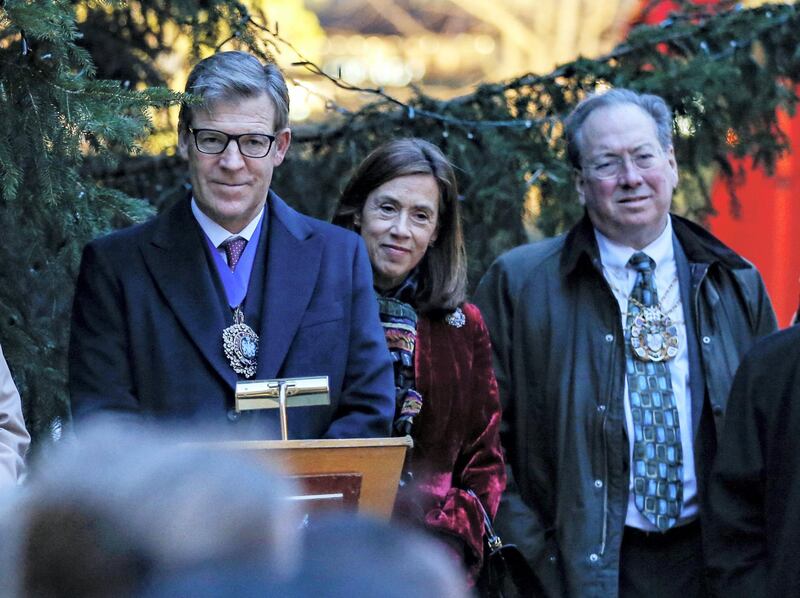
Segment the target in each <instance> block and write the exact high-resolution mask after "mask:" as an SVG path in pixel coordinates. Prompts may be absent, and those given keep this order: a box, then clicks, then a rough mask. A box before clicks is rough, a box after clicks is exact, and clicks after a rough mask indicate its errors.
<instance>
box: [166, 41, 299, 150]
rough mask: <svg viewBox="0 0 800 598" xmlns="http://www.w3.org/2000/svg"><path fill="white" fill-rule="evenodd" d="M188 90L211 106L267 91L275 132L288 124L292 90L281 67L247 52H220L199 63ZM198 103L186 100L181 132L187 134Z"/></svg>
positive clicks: (204, 105)
mask: <svg viewBox="0 0 800 598" xmlns="http://www.w3.org/2000/svg"><path fill="white" fill-rule="evenodd" d="M186 92H187V93H191V94H193V95H196V96H199V97H201V98H202V99H203V103H202V105H201V107H203V108H209V107H211V106H213V105H214V103H216V102H219V101H225V100H238V99H244V98H252V97H256V96H259V95H261V94H262V93H263V94H266V95H267V97H269V98H270V99H271V100H272V103H273V105H274V106H275V123H274V124H275V131H276V132H277V131H281V130H282V129H285V128H286V127H287V126H288V124H289V89H288V88H287V87H286V80H285V79H284V78H283V73H281V70H280V69H279V68H278V66H277V65H276V64H275V63H273V62H268V63H267V64H261V62H259V60H258V59H257V58H256V57H255V56H253V55H252V54H248V53H247V52H238V51H235V52H218V53H217V54H214V55H212V56H209V57H208V58H205V59H203V60H201V61H200V62H198V63H197V64H196V65H195V67H194V68H193V69H192V72H191V73H189V79H188V80H187V81H186ZM196 108H197V106H196V105H195V106H192V105H189V104H188V103H186V102H184V103H183V104H181V111H180V115H179V116H178V132H179V133H182V134H183V133H186V132H188V130H189V127H190V126H191V121H192V116H193V115H194V110H195V109H196Z"/></svg>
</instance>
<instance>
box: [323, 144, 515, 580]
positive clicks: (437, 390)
mask: <svg viewBox="0 0 800 598" xmlns="http://www.w3.org/2000/svg"><path fill="white" fill-rule="evenodd" d="M333 222H334V224H339V225H341V226H344V227H346V228H349V229H351V230H355V231H356V232H358V233H360V235H361V237H362V238H363V239H364V242H365V244H366V246H367V251H368V253H369V257H370V261H371V263H372V269H373V279H374V285H375V291H376V293H377V296H378V303H379V306H380V312H381V320H382V323H383V326H384V332H385V334H386V340H387V344H388V346H389V350H390V352H391V353H392V358H393V360H394V367H395V386H396V389H397V406H396V412H395V413H396V415H395V423H394V430H395V433H396V434H397V435H405V434H410V435H411V436H412V437H413V439H414V448H413V450H412V451H411V454H410V455H409V458H408V459H407V461H406V466H405V470H404V475H403V481H402V482H401V488H400V492H399V494H398V500H397V504H396V506H395V516H396V517H398V518H402V519H411V520H412V521H415V522H418V523H420V524H422V525H424V526H425V527H426V528H427V529H428V530H430V531H433V532H434V533H435V534H436V535H438V536H439V537H440V538H441V539H442V540H444V541H445V542H446V543H447V544H449V545H450V546H451V547H452V548H454V549H455V550H456V551H457V553H458V554H459V556H460V557H461V558H462V559H463V562H464V564H465V566H466V567H467V568H468V570H469V571H470V573H471V574H472V575H473V577H474V575H475V574H476V573H477V571H478V570H479V569H480V565H481V562H482V560H483V532H484V530H483V527H484V526H483V516H482V511H481V509H480V506H479V505H478V504H477V502H476V500H475V499H474V498H473V497H471V496H470V495H469V494H468V493H467V490H473V491H474V492H475V493H476V494H477V495H478V497H479V498H480V501H481V503H482V504H483V506H484V508H485V509H486V511H487V512H488V513H489V515H490V516H491V517H493V516H494V514H495V512H496V510H497V505H498V503H499V501H500V494H501V493H502V491H503V489H504V488H505V481H506V480H505V468H504V464H503V454H502V449H501V447H500V439H499V425H500V416H501V414H500V404H499V400H498V396H497V383H496V381H495V377H494V372H493V371H492V357H491V348H490V346H489V334H488V333H487V330H486V326H485V325H484V323H483V319H482V318H481V314H480V312H479V311H478V308H477V307H475V306H474V305H472V304H470V303H465V302H464V300H465V295H466V252H465V250H464V239H463V236H462V233H461V221H460V213H459V205H458V193H457V190H456V180H455V174H454V173H453V169H452V167H451V166H450V164H449V162H448V161H447V159H446V158H445V157H444V156H443V155H442V153H441V151H440V150H439V149H438V148H437V147H436V146H434V145H432V144H430V143H428V142H426V141H423V140H421V139H399V140H395V141H391V142H389V143H386V144H384V145H382V146H381V147H379V148H378V149H376V150H375V151H374V152H372V153H371V154H370V155H369V156H368V157H367V158H366V159H365V160H364V162H362V163H361V165H360V166H359V167H358V169H357V170H356V173H355V174H354V175H353V177H352V179H351V180H350V182H349V183H348V185H347V187H346V188H345V190H344V192H343V193H342V197H341V199H340V202H339V206H338V207H337V210H336V213H335V216H334V218H333Z"/></svg>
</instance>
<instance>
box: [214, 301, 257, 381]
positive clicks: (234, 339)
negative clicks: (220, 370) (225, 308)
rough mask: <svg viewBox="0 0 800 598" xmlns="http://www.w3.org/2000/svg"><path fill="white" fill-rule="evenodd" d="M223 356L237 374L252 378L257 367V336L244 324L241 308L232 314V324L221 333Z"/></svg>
mask: <svg viewBox="0 0 800 598" xmlns="http://www.w3.org/2000/svg"><path fill="white" fill-rule="evenodd" d="M222 346H223V348H224V349H225V356H226V357H227V358H228V361H229V362H230V364H231V367H232V368H233V371H234V372H236V373H237V374H241V375H242V376H244V377H245V378H252V377H253V376H254V375H255V373H256V366H257V365H258V335H257V334H256V333H255V331H254V330H253V329H252V328H250V326H248V325H247V324H245V323H244V313H242V309H241V307H237V308H236V309H235V310H234V312H233V324H232V325H231V326H228V327H227V328H226V329H225V330H223V331H222Z"/></svg>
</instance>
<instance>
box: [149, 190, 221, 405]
mask: <svg viewBox="0 0 800 598" xmlns="http://www.w3.org/2000/svg"><path fill="white" fill-rule="evenodd" d="M142 253H143V255H144V261H145V263H146V264H147V267H148V268H149V270H150V274H151V275H152V277H153V280H154V281H155V284H156V286H157V287H158V289H159V290H160V291H161V293H162V294H163V296H164V298H165V299H166V302H167V304H168V306H169V308H170V309H171V310H172V312H173V313H174V315H175V317H176V318H177V320H178V321H179V322H180V324H181V326H183V328H184V329H185V331H186V333H187V336H188V337H189V338H190V339H191V341H192V342H193V343H194V344H195V345H196V346H197V348H198V350H199V351H200V353H202V355H203V356H204V357H205V358H206V360H207V361H208V362H209V364H210V365H211V366H212V367H213V368H214V369H215V370H216V371H217V373H218V374H219V375H220V376H221V377H222V378H223V379H224V380H225V381H226V383H227V384H228V385H229V386H230V387H231V388H232V389H233V388H235V386H236V374H235V373H234V372H233V370H232V369H231V367H230V365H229V364H228V362H227V360H226V359H225V355H224V353H223V351H222V331H223V329H224V328H225V327H226V325H227V324H226V321H225V314H224V312H223V306H222V304H221V302H220V300H219V292H218V290H217V288H216V286H215V284H214V279H213V278H212V273H211V271H210V270H209V267H208V261H207V259H206V251H205V248H204V247H203V237H202V233H201V231H200V230H199V228H198V226H197V224H196V222H195V220H194V218H193V217H192V213H191V209H190V207H189V202H188V201H181V202H179V203H178V204H177V205H175V206H173V207H172V208H170V209H169V210H168V211H167V212H166V213H165V214H164V215H163V216H161V217H159V222H158V226H157V228H156V231H155V233H154V234H153V237H152V238H151V239H150V240H149V241H146V242H145V243H144V244H143V245H142ZM176 375H180V372H179V371H176Z"/></svg>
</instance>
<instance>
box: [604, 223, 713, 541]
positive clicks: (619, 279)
mask: <svg viewBox="0 0 800 598" xmlns="http://www.w3.org/2000/svg"><path fill="white" fill-rule="evenodd" d="M594 233H595V237H596V238H597V245H598V247H599V249H600V260H601V261H602V263H603V274H604V275H605V277H606V280H607V281H608V283H609V286H611V290H612V291H613V292H614V296H615V297H616V298H617V301H618V302H619V309H620V313H621V314H622V329H623V330H626V328H627V312H628V296H629V295H630V294H631V291H632V290H633V285H634V283H635V282H636V272H635V271H634V270H633V268H630V267H628V266H627V264H628V260H629V259H630V258H631V256H632V255H633V254H634V253H636V251H637V250H636V249H633V248H631V247H627V246H625V245H620V244H619V243H615V242H614V241H612V240H611V239H609V238H608V237H606V236H604V235H603V234H602V233H600V232H599V231H598V230H597V229H595V231H594ZM641 251H643V252H644V253H646V254H647V255H648V256H649V257H651V258H652V259H653V261H654V262H655V263H656V269H655V284H656V289H657V291H658V300H659V302H660V304H661V308H662V310H663V311H664V312H665V313H667V315H669V317H670V319H671V320H672V321H673V323H674V324H675V326H676V328H677V330H678V354H677V355H676V356H675V357H674V358H672V359H671V360H669V361H668V362H666V363H667V365H668V367H669V373H670V377H671V379H672V392H673V394H674V395H675V403H676V405H677V407H678V421H679V424H680V432H681V446H682V447H683V509H682V510H681V514H680V517H679V523H678V525H680V522H681V521H688V520H690V519H693V518H694V517H696V516H697V511H698V500H697V477H696V475H695V466H694V449H693V443H692V429H693V428H692V396H691V389H690V386H689V352H688V349H687V346H686V323H685V316H684V311H683V304H682V302H681V295H680V282H679V281H678V280H677V276H678V268H677V264H676V263H675V252H674V247H673V245H672V220H671V219H668V220H667V226H666V228H665V229H664V232H662V233H661V235H660V236H659V237H658V238H657V239H656V240H655V241H653V242H652V243H650V244H649V245H648V246H647V247H644V248H643V249H641ZM624 392H625V423H626V429H627V432H628V440H629V443H630V455H629V456H630V463H633V438H634V435H633V417H632V415H631V405H630V401H629V400H628V379H627V376H626V377H625V391H624ZM630 470H631V476H630V482H629V484H630V485H629V495H628V514H627V516H626V518H625V525H628V526H630V527H636V528H639V529H643V530H647V531H654V530H655V529H656V527H655V526H654V525H653V524H652V523H650V522H649V521H648V520H647V519H646V518H645V517H644V515H642V514H641V512H640V511H639V509H637V508H636V504H635V503H634V498H633V467H632V466H631V468H630Z"/></svg>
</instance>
